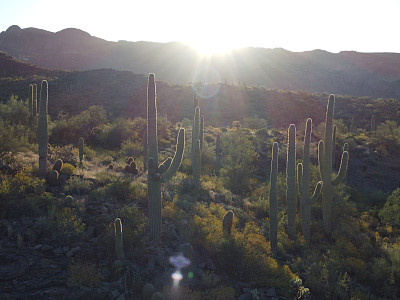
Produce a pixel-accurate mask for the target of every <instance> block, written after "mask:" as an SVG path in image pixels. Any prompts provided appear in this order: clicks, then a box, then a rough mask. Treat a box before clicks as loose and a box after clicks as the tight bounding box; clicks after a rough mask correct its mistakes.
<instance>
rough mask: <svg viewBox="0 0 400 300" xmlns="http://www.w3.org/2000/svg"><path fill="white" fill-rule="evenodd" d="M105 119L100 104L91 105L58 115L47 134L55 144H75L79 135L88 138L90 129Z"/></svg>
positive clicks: (102, 122)
mask: <svg viewBox="0 0 400 300" xmlns="http://www.w3.org/2000/svg"><path fill="white" fill-rule="evenodd" d="M106 121H107V117H106V111H105V110H104V109H103V108H102V107H101V106H91V107H89V108H88V109H87V110H84V111H83V112H81V113H79V114H77V115H74V116H69V115H59V116H58V118H57V120H56V121H55V123H54V126H53V128H52V130H51V132H50V135H49V142H50V143H51V144H57V145H68V144H72V145H75V144H76V143H77V142H78V140H79V138H80V137H83V138H84V140H85V141H86V140H89V137H90V136H91V133H92V130H93V129H94V128H96V127H99V126H101V125H103V124H104V123H105V122H106Z"/></svg>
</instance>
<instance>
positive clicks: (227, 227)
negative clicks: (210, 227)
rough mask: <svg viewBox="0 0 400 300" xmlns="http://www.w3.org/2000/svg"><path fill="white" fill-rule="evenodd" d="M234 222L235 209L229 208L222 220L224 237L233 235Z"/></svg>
mask: <svg viewBox="0 0 400 300" xmlns="http://www.w3.org/2000/svg"><path fill="white" fill-rule="evenodd" d="M232 224H233V211H232V210H229V211H227V212H226V214H225V216H224V218H223V220H222V232H223V236H224V238H229V237H230V236H231V231H232Z"/></svg>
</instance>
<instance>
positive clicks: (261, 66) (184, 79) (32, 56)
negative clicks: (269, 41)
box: [0, 25, 400, 99]
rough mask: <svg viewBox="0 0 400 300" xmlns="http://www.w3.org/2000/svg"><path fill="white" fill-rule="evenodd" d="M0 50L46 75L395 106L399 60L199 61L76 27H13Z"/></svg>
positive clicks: (275, 54) (347, 55)
mask: <svg viewBox="0 0 400 300" xmlns="http://www.w3.org/2000/svg"><path fill="white" fill-rule="evenodd" d="M0 51H2V52H4V53H7V54H9V55H11V56H14V57H16V58H18V59H21V60H23V61H26V62H28V63H32V64H35V65H37V66H40V67H45V68H49V69H67V70H80V71H88V70H92V69H101V68H112V69H115V70H122V71H132V72H134V73H136V74H148V73H151V72H152V73H155V74H157V78H158V79H159V80H162V81H165V82H167V83H170V84H187V83H199V82H208V83H210V82H214V83H215V82H227V83H229V84H238V83H239V84H245V85H250V86H251V85H253V86H263V87H266V88H272V89H289V90H304V91H308V92H329V93H335V94H343V95H354V96H370V97H376V98H380V97H382V98H397V99H400V84H399V81H400V53H390V52H388V53H386V52H383V53H360V52H355V51H342V52H339V53H331V52H328V51H325V50H320V49H316V50H312V51H305V52H291V51H288V50H285V49H282V48H274V49H269V48H253V47H246V48H241V49H234V50H232V51H231V52H229V54H227V55H221V54H214V55H210V56H201V55H199V53H198V52H197V51H196V50H195V49H194V48H193V47H191V46H189V45H186V44H184V43H182V42H169V43H157V42H146V41H140V42H130V41H123V40H121V41H118V42H110V41H106V40H104V39H101V38H99V37H94V36H92V35H90V34H89V33H87V32H85V31H83V30H80V29H76V28H66V29H63V30H60V31H58V32H55V33H53V32H50V31H46V30H43V29H37V28H33V27H29V28H25V29H21V28H20V27H19V26H17V25H13V26H11V27H10V28H8V29H7V30H6V31H3V32H1V33H0Z"/></svg>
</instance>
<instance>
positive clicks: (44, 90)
mask: <svg viewBox="0 0 400 300" xmlns="http://www.w3.org/2000/svg"><path fill="white" fill-rule="evenodd" d="M48 100H49V94H48V83H47V80H43V81H42V84H41V87H40V102H39V118H38V145H39V176H40V177H42V178H44V177H46V170H47V144H48V140H49V135H48V129H47V105H48Z"/></svg>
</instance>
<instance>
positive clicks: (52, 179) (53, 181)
mask: <svg viewBox="0 0 400 300" xmlns="http://www.w3.org/2000/svg"><path fill="white" fill-rule="evenodd" d="M58 176H59V173H58V171H57V170H54V169H53V170H51V171H50V173H49V175H48V176H47V182H48V183H49V185H50V186H56V185H57V184H58Z"/></svg>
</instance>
